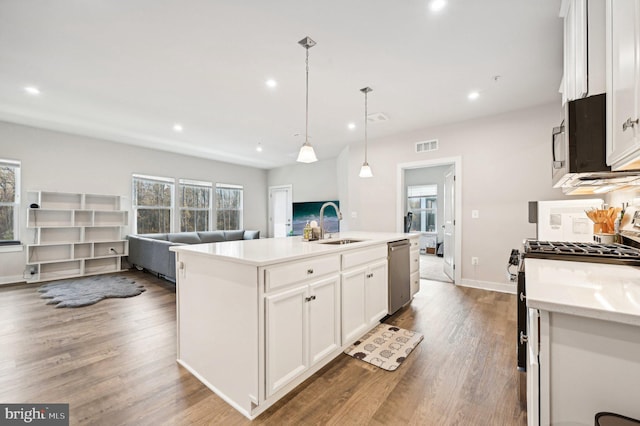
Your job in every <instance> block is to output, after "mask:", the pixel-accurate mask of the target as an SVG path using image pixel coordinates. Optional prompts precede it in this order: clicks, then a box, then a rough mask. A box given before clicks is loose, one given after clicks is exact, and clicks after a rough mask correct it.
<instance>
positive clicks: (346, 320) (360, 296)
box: [341, 245, 389, 344]
mask: <svg viewBox="0 0 640 426" xmlns="http://www.w3.org/2000/svg"><path fill="white" fill-rule="evenodd" d="M342 270H343V272H342V274H341V275H342V279H341V280H342V342H343V344H346V343H349V344H350V343H353V341H355V340H356V339H357V338H359V337H361V336H362V335H363V334H364V333H365V332H367V331H368V330H370V329H371V328H372V326H374V325H375V324H376V323H377V322H378V321H380V319H382V318H383V317H384V316H385V315H387V313H388V301H389V297H388V290H389V289H388V266H387V247H386V245H384V246H378V247H373V248H369V249H365V250H357V251H353V252H350V253H345V254H343V255H342Z"/></svg>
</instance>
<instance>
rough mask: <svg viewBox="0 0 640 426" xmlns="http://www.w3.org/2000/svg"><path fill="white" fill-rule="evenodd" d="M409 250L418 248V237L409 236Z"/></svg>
mask: <svg viewBox="0 0 640 426" xmlns="http://www.w3.org/2000/svg"><path fill="white" fill-rule="evenodd" d="M409 241H410V242H411V250H420V238H411V239H410V240H409Z"/></svg>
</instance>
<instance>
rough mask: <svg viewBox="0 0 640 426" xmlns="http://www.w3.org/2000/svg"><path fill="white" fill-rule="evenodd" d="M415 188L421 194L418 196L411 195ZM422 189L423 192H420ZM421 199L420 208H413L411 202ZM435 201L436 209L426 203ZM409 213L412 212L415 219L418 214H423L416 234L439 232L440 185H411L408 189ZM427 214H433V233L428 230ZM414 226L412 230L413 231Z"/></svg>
mask: <svg viewBox="0 0 640 426" xmlns="http://www.w3.org/2000/svg"><path fill="white" fill-rule="evenodd" d="M413 188H415V191H416V192H419V193H418V194H416V195H411V192H412V191H411V190H412V189H413ZM420 189H422V191H420ZM416 198H417V199H420V207H419V208H411V205H410V202H411V200H412V199H416ZM427 200H433V203H434V204H435V207H427V206H426V201H427ZM407 211H408V212H412V213H413V215H414V219H415V216H416V212H421V213H422V214H421V215H420V217H421V221H420V226H419V227H418V228H419V229H418V230H415V231H416V232H430V233H434V232H438V185H437V184H435V183H433V184H423V185H409V186H408V187H407ZM427 213H432V214H433V228H434V230H433V231H428V230H426V229H427ZM413 226H414V225H413V224H412V225H411V228H412V229H413Z"/></svg>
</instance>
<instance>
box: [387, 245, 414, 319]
mask: <svg viewBox="0 0 640 426" xmlns="http://www.w3.org/2000/svg"><path fill="white" fill-rule="evenodd" d="M409 247H410V244H409V240H400V241H393V242H391V243H388V244H387V248H388V253H389V256H388V260H389V315H392V314H393V313H395V312H396V311H397V310H398V309H400V308H402V307H403V306H404V305H406V304H407V303H409V301H410V300H411V280H410V279H409V269H410V267H409Z"/></svg>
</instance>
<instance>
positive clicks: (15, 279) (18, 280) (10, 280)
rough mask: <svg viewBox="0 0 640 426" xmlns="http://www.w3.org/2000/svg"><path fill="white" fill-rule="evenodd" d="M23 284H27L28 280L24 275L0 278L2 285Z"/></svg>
mask: <svg viewBox="0 0 640 426" xmlns="http://www.w3.org/2000/svg"><path fill="white" fill-rule="evenodd" d="M22 283H26V280H25V279H24V277H23V276H22V275H14V276H12V277H0V285H8V284H22Z"/></svg>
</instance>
